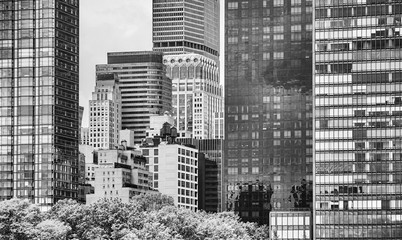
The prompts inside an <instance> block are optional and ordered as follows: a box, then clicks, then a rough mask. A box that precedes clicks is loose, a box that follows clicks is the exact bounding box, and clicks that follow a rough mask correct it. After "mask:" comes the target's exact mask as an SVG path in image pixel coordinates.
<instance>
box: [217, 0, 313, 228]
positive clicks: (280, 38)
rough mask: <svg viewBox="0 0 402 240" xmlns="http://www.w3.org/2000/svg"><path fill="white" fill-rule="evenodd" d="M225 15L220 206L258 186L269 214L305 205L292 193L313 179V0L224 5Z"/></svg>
mask: <svg viewBox="0 0 402 240" xmlns="http://www.w3.org/2000/svg"><path fill="white" fill-rule="evenodd" d="M225 10H226V11H225V33H226V35H225V43H226V44H225V145H224V161H223V166H222V167H223V187H222V191H223V206H226V207H227V208H228V206H229V205H228V203H229V202H233V201H234V202H236V201H237V200H236V199H234V200H233V199H228V198H233V197H236V196H239V195H238V194H236V191H238V190H239V186H241V185H242V184H247V183H249V182H251V183H254V182H257V180H258V182H259V183H261V185H263V186H264V187H266V188H267V189H271V188H272V191H273V193H272V196H271V197H270V198H269V199H270V202H269V203H267V205H266V206H265V207H266V208H269V209H270V210H271V209H273V210H282V211H283V210H288V209H292V208H295V207H309V205H308V204H306V200H307V199H302V198H295V197H294V193H295V190H292V189H295V188H296V187H297V186H299V185H301V183H302V182H303V180H307V182H308V181H311V180H312V170H313V169H312V94H311V89H312V87H311V82H312V73H311V68H312V67H311V64H312V1H311V0H299V1H285V0H275V1H267V0H264V1H251V0H249V1H244V0H243V1H238V0H226V1H225ZM297 194H298V193H296V195H297ZM300 196H305V195H303V194H300ZM229 200H230V201H229ZM232 206H233V205H232ZM228 210H235V211H236V208H235V209H228ZM245 210H246V211H244V212H239V214H240V216H242V214H243V216H245V217H246V218H247V219H248V220H250V219H252V217H254V218H256V219H258V217H260V216H258V213H256V215H255V216H248V215H247V214H249V212H250V211H249V209H245ZM261 217H266V216H261ZM256 221H258V220H256Z"/></svg>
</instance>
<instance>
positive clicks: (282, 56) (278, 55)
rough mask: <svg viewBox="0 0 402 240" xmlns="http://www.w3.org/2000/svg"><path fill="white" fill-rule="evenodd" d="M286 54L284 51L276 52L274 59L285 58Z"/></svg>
mask: <svg viewBox="0 0 402 240" xmlns="http://www.w3.org/2000/svg"><path fill="white" fill-rule="evenodd" d="M284 55H285V54H284V52H274V59H283V58H284Z"/></svg>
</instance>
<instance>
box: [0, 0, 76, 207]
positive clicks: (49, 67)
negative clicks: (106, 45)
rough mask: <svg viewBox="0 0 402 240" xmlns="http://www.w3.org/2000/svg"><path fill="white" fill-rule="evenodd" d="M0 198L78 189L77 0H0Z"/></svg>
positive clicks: (46, 201) (45, 200)
mask: <svg viewBox="0 0 402 240" xmlns="http://www.w3.org/2000/svg"><path fill="white" fill-rule="evenodd" d="M0 10H1V18H0V26H1V28H0V77H1V81H0V91H1V94H0V102H1V104H0V105H1V106H0V125H1V131H0V159H1V161H0V176H1V180H0V182H1V183H0V199H2V200H4V199H10V198H13V197H18V198H25V199H29V200H30V201H32V202H33V203H36V204H39V205H40V207H41V208H42V209H43V210H46V209H48V208H50V207H51V205H53V204H54V203H56V202H57V201H58V200H60V199H64V198H75V199H76V198H77V194H78V138H79V132H78V131H79V126H78V125H79V121H78V120H79V118H78V108H79V106H78V89H79V81H78V42H79V40H78V39H79V38H78V28H79V1H78V0H70V1H61V0H52V1H50V0H49V1H39V0H31V1H15V0H6V1H1V2H0Z"/></svg>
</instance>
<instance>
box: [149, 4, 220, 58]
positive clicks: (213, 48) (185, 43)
mask: <svg viewBox="0 0 402 240" xmlns="http://www.w3.org/2000/svg"><path fill="white" fill-rule="evenodd" d="M152 4H153V5H152V10H153V18H152V19H153V43H154V47H153V50H154V51H158V52H164V53H165V54H182V53H198V54H201V55H204V56H207V57H209V58H212V59H213V60H215V61H216V62H218V58H219V37H220V35H219V1H218V0H173V1H166V0H153V1H152Z"/></svg>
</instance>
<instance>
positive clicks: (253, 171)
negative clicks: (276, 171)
mask: <svg viewBox="0 0 402 240" xmlns="http://www.w3.org/2000/svg"><path fill="white" fill-rule="evenodd" d="M259 172H260V168H259V167H253V168H252V169H251V173H252V174H258V173H259Z"/></svg>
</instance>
